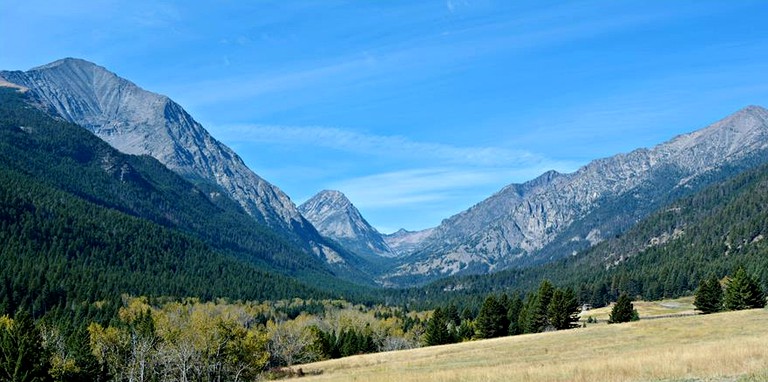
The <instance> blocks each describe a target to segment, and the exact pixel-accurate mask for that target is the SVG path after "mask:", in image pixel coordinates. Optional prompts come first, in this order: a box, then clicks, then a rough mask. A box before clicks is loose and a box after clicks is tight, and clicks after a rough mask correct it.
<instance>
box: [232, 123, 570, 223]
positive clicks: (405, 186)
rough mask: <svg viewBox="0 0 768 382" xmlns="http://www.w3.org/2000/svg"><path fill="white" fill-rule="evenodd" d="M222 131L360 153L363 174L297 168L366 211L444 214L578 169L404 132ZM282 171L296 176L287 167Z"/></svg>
mask: <svg viewBox="0 0 768 382" xmlns="http://www.w3.org/2000/svg"><path fill="white" fill-rule="evenodd" d="M217 135H218V136H220V137H221V138H222V139H223V140H224V141H228V142H232V143H235V142H239V143H238V144H244V145H252V147H259V146H263V147H283V148H285V147H294V148H296V149H297V150H298V151H301V152H303V153H304V154H308V153H310V152H313V151H317V150H321V149H324V150H328V149H330V150H337V151H340V152H344V153H342V155H341V157H343V158H347V157H349V154H350V153H353V154H355V155H356V156H357V158H359V159H358V162H356V166H357V167H367V170H366V172H367V174H366V175H360V174H359V173H357V172H353V173H348V172H345V171H343V170H340V171H339V173H336V174H333V173H329V172H328V171H329V169H328V168H327V167H328V165H327V163H325V162H324V163H315V164H314V165H315V166H316V167H317V168H315V169H312V168H309V167H303V168H301V169H299V170H300V172H301V173H302V174H314V173H323V174H324V175H323V176H322V177H323V178H325V180H324V181H323V180H321V181H320V182H321V183H323V188H328V189H337V190H340V191H342V192H344V193H345V194H346V195H347V196H348V197H349V198H350V199H351V200H352V201H353V202H354V203H355V205H356V206H357V207H358V208H360V209H361V210H363V212H364V213H365V214H366V215H367V214H369V213H371V212H375V211H386V210H387V209H391V208H401V209H404V210H408V209H413V210H414V211H416V210H424V209H425V206H432V207H433V212H434V211H440V213H441V214H442V216H441V218H445V217H448V216H450V215H452V214H454V213H458V212H460V211H461V210H462V209H464V208H467V207H469V205H466V203H467V201H468V200H469V201H472V203H476V202H479V201H480V200H482V199H484V198H486V197H488V196H490V195H491V194H492V193H494V192H496V191H498V190H499V189H501V188H502V187H503V186H506V185H508V184H510V183H518V182H524V181H526V180H529V179H532V178H534V177H536V176H538V175H540V174H541V173H543V172H545V171H547V170H552V169H554V170H558V171H561V172H570V171H574V170H576V169H577V168H578V166H579V164H578V163H574V162H568V161H558V160H553V159H550V158H546V157H544V156H542V155H538V154H535V153H531V152H528V151H525V150H516V149H511V148H505V147H460V146H454V145H449V144H444V143H436V142H417V141H414V140H412V139H409V138H406V137H402V136H382V135H375V134H364V133H360V132H356V131H352V130H346V129H339V128H329V127H285V126H259V125H240V126H230V127H227V128H223V129H222V128H219V129H218V130H217ZM309 155H310V156H314V155H311V154H309ZM325 156H326V157H327V156H328V155H325ZM366 158H369V159H366ZM367 161H370V162H372V163H373V162H377V163H378V162H381V161H385V162H388V163H389V164H388V165H386V166H385V167H383V168H377V167H376V166H368V165H366V164H365V163H366V162H367ZM308 165H309V166H311V165H310V164H308ZM332 167H333V166H332ZM280 172H281V173H282V174H283V176H288V177H293V175H290V176H289V175H288V174H287V172H286V170H285V169H282V170H280ZM294 175H295V176H300V175H299V174H294ZM301 176H305V175H301ZM315 191H319V190H315ZM306 197H309V195H306ZM299 202H301V200H299ZM372 215H375V214H372ZM373 223H374V224H375V222H373Z"/></svg>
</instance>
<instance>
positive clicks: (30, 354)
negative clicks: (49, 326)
mask: <svg viewBox="0 0 768 382" xmlns="http://www.w3.org/2000/svg"><path fill="white" fill-rule="evenodd" d="M48 357H49V354H48V352H47V351H46V350H45V349H44V348H43V345H42V336H41V334H40V331H39V330H38V329H37V327H36V326H35V323H34V322H33V321H32V317H31V316H30V315H29V314H28V313H27V312H26V311H23V310H20V311H18V312H17V313H16V316H15V317H14V319H13V320H10V319H8V318H7V316H5V317H0V380H2V381H9V382H43V381H51V380H52V379H51V377H50V375H49V374H48V369H49V368H50V365H49V361H48Z"/></svg>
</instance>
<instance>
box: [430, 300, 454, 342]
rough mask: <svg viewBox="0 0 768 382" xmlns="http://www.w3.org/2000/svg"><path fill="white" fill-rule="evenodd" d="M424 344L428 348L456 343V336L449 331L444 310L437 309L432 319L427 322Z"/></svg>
mask: <svg viewBox="0 0 768 382" xmlns="http://www.w3.org/2000/svg"><path fill="white" fill-rule="evenodd" d="M424 342H425V343H426V344H427V346H433V345H443V344H450V343H453V342H456V341H455V336H454V335H453V333H451V332H449V330H448V319H447V317H446V316H445V313H444V312H443V310H442V309H440V308H437V309H435V311H434V312H433V313H432V317H431V318H430V319H429V321H427V329H426V331H425V332H424Z"/></svg>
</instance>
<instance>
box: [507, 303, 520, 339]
mask: <svg viewBox="0 0 768 382" xmlns="http://www.w3.org/2000/svg"><path fill="white" fill-rule="evenodd" d="M522 310H523V300H522V299H521V298H520V296H516V297H513V298H511V299H510V301H509V308H508V309H507V319H508V320H509V330H508V332H509V335H511V336H513V335H516V334H522V333H523V326H522V324H521V323H520V312H522Z"/></svg>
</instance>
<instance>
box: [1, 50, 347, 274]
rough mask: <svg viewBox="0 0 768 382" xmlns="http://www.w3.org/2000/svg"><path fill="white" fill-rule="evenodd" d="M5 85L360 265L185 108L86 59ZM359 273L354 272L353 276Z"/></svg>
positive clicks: (327, 254) (14, 75) (332, 260)
mask: <svg viewBox="0 0 768 382" xmlns="http://www.w3.org/2000/svg"><path fill="white" fill-rule="evenodd" d="M0 78H2V79H4V80H5V81H8V82H10V83H13V84H17V85H19V86H23V87H25V88H28V89H29V92H30V93H32V94H33V95H34V96H35V97H36V99H37V101H38V102H39V103H40V104H41V105H43V106H44V107H45V108H46V109H47V110H48V112H49V113H51V114H53V115H57V116H59V117H61V118H64V119H65V120H67V121H70V122H73V123H77V124H79V125H81V126H82V127H84V128H86V129H88V130H90V131H91V132H93V133H94V134H95V135H96V136H98V137H99V138H101V139H103V140H105V141H106V142H108V143H109V144H110V145H112V146H113V147H115V148H117V149H118V150H120V151H121V152H124V153H127V154H134V155H149V156H152V157H154V158H156V159H158V160H159V161H160V162H161V163H163V164H164V165H165V166H167V167H168V168H170V169H171V170H173V171H175V172H177V173H179V174H181V175H183V176H185V177H187V178H188V179H191V180H193V181H196V182H201V181H202V182H210V183H212V184H215V185H217V186H218V187H219V188H220V189H221V193H223V194H224V195H228V196H229V197H231V198H232V199H234V200H235V201H237V202H238V203H239V204H240V205H241V206H242V207H243V209H245V211H246V212H248V214H250V215H251V216H253V217H254V218H255V219H256V220H258V221H260V222H262V223H264V224H266V225H267V226H269V227H271V228H273V229H275V230H276V231H277V232H278V233H280V234H282V235H284V236H285V237H287V238H288V239H289V240H291V241H292V242H294V243H295V244H297V245H299V246H300V247H302V248H304V250H305V251H308V252H310V253H313V254H314V255H315V256H318V257H320V258H323V259H324V260H325V261H326V262H327V263H329V264H336V265H337V266H341V267H344V268H348V269H349V268H354V263H356V262H360V260H359V259H350V258H349V255H350V254H348V253H345V252H344V251H343V250H341V249H338V248H334V246H333V245H331V244H330V243H327V242H326V240H325V239H324V238H323V237H322V236H321V235H320V234H319V233H318V232H317V231H316V230H315V228H314V227H313V226H312V224H310V223H309V222H308V221H307V220H306V219H304V218H303V217H302V216H301V214H300V213H299V211H298V209H297V207H296V206H295V205H294V204H293V202H292V201H291V200H290V198H289V197H288V196H287V195H286V194H285V193H283V192H282V191H281V190H280V189H279V188H278V187H276V186H274V185H272V184H270V183H269V182H267V181H266V180H264V179H263V178H261V177H259V176H258V175H256V174H255V173H253V171H251V170H250V169H249V168H248V167H247V166H246V165H245V163H244V162H243V160H242V159H241V158H240V157H239V156H238V155H237V154H236V153H235V152H234V151H232V150H231V149H229V148H228V147H227V146H225V145H224V144H222V143H221V142H219V141H218V140H216V139H215V138H213V137H212V136H211V135H210V134H209V133H208V132H207V131H206V130H205V129H204V128H203V126H202V125H200V124H199V123H198V122H196V121H195V120H194V119H193V118H192V116H190V115H189V114H188V113H187V112H186V111H185V110H184V109H183V108H182V107H181V106H180V105H178V104H177V103H175V102H174V101H172V100H171V99H170V98H168V97H167V96H164V95H159V94H156V93H152V92H149V91H146V90H144V89H142V88H140V87H139V86H137V85H135V84H134V83H132V82H130V81H129V80H126V79H124V78H121V77H119V76H118V75H116V74H114V73H112V72H110V71H109V70H107V69H105V68H104V67H101V66H99V65H96V64H94V63H91V62H89V61H86V60H82V59H75V58H65V59H61V60H57V61H54V62H52V63H49V64H45V65H42V66H38V67H35V68H33V69H30V70H29V71H26V72H21V71H0ZM353 272H354V271H353Z"/></svg>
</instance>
